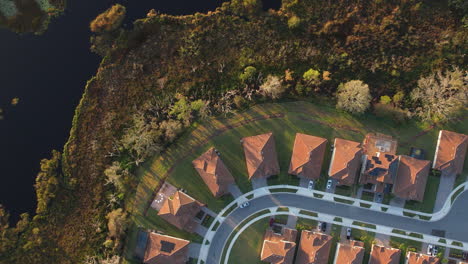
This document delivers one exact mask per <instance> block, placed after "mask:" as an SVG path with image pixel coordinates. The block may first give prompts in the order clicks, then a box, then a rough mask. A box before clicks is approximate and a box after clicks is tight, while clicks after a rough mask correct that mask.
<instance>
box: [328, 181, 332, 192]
mask: <svg viewBox="0 0 468 264" xmlns="http://www.w3.org/2000/svg"><path fill="white" fill-rule="evenodd" d="M332 185H333V181H332V180H328V181H327V190H330V189H331V187H332Z"/></svg>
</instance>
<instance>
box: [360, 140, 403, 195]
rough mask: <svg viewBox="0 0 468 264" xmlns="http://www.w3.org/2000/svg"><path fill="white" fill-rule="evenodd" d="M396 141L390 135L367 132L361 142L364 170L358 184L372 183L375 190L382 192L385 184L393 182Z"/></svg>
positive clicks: (396, 164) (395, 163)
mask: <svg viewBox="0 0 468 264" xmlns="http://www.w3.org/2000/svg"><path fill="white" fill-rule="evenodd" d="M397 145H398V142H397V141H396V140H395V139H393V138H392V137H391V136H388V135H384V134H380V133H369V134H367V135H366V137H365V138H364V141H363V142H362V148H363V152H364V154H365V155H366V156H365V160H364V164H363V167H364V171H363V173H362V175H361V178H360V179H359V183H360V184H368V183H371V184H374V185H375V191H376V192H383V191H384V188H385V185H386V184H393V181H394V179H395V175H396V169H397V166H398V156H396V155H395V153H396V149H397Z"/></svg>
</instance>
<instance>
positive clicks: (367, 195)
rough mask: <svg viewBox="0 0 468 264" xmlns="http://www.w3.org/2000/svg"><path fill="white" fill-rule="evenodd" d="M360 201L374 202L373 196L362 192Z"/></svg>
mask: <svg viewBox="0 0 468 264" xmlns="http://www.w3.org/2000/svg"><path fill="white" fill-rule="evenodd" d="M361 199H362V200H365V201H369V202H373V201H374V194H373V193H370V192H362V196H361Z"/></svg>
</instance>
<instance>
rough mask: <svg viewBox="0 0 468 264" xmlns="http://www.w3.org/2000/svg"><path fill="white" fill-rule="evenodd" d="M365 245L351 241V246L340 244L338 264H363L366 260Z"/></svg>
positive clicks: (336, 260)
mask: <svg viewBox="0 0 468 264" xmlns="http://www.w3.org/2000/svg"><path fill="white" fill-rule="evenodd" d="M364 251H365V249H364V243H363V242H361V241H356V240H350V241H349V244H343V243H338V248H337V255H336V259H335V263H336V264H362V261H363V259H364Z"/></svg>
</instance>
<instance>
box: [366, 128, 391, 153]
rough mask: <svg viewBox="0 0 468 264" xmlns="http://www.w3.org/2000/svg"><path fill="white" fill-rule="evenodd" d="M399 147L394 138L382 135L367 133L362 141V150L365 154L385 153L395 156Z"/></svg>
mask: <svg viewBox="0 0 468 264" xmlns="http://www.w3.org/2000/svg"><path fill="white" fill-rule="evenodd" d="M397 146H398V141H396V140H395V139H394V138H393V137H392V136H389V135H385V134H381V133H367V134H366V136H365V137H364V140H363V141H362V150H363V151H364V154H374V153H376V152H385V153H389V154H392V155H395V154H396V150H397Z"/></svg>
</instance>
